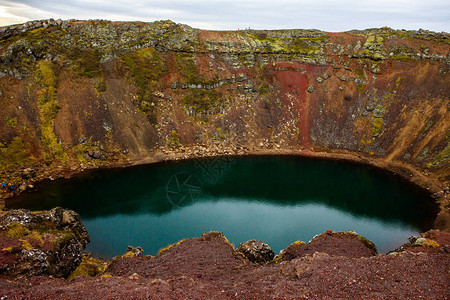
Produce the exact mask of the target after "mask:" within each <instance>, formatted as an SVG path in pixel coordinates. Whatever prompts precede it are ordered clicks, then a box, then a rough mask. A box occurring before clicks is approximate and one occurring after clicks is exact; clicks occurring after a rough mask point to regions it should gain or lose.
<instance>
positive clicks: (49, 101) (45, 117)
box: [36, 61, 68, 161]
mask: <svg viewBox="0 0 450 300" xmlns="http://www.w3.org/2000/svg"><path fill="white" fill-rule="evenodd" d="M36 81H37V82H38V84H39V85H40V87H41V89H40V90H39V91H38V108H39V115H40V119H41V135H42V136H41V140H42V145H43V147H44V149H45V153H44V159H45V160H47V161H53V160H59V161H67V160H68V156H67V153H65V152H64V149H63V147H62V145H61V143H60V142H59V141H58V138H57V137H56V135H55V132H54V129H53V127H54V120H55V118H56V115H57V113H58V110H59V103H58V99H57V89H56V86H57V77H56V75H55V73H54V71H53V66H52V64H51V63H50V62H48V61H40V62H39V63H38V65H37V71H36Z"/></svg>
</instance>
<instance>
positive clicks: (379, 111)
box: [372, 105, 386, 118]
mask: <svg viewBox="0 0 450 300" xmlns="http://www.w3.org/2000/svg"><path fill="white" fill-rule="evenodd" d="M385 112H386V108H385V107H384V106H382V105H378V106H377V107H375V109H374V110H373V113H372V114H373V116H374V117H375V118H382V117H383V115H384V113H385Z"/></svg>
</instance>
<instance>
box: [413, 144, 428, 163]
mask: <svg viewBox="0 0 450 300" xmlns="http://www.w3.org/2000/svg"><path fill="white" fill-rule="evenodd" d="M428 151H429V149H428V147H425V148H423V149H422V151H421V152H420V154H419V155H418V156H417V158H416V159H417V160H418V161H422V160H424V159H425V158H426V157H427V156H428Z"/></svg>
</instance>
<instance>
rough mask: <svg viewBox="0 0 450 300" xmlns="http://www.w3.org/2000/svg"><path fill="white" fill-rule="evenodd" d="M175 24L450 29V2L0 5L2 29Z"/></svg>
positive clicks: (150, 0) (42, 0)
mask: <svg viewBox="0 0 450 300" xmlns="http://www.w3.org/2000/svg"><path fill="white" fill-rule="evenodd" d="M48 18H54V19H58V18H61V19H72V18H73V19H79V20H87V19H106V20H115V21H136V20H139V21H147V22H151V21H155V20H167V19H171V20H173V21H174V22H176V23H184V24H188V25H190V26H192V27H196V28H201V29H224V30H226V29H233V30H234V29H237V28H248V27H250V28H252V29H287V28H303V29H306V28H315V29H321V30H325V31H331V32H337V31H345V30H351V29H366V28H374V27H383V26H389V27H392V28H395V29H419V28H423V29H428V30H433V31H446V32H449V30H450V0H423V1H420V0H297V1H295V0H226V1H225V0H203V1H200V0H193V1H190V0H163V1H154V0H129V1H124V0H0V26H3V25H9V24H16V23H23V22H26V21H29V20H37V19H48Z"/></svg>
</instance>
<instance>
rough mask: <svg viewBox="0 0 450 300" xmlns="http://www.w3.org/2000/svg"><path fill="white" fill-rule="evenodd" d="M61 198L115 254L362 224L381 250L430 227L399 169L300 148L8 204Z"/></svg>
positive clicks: (64, 186) (96, 180)
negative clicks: (217, 235) (209, 235)
mask: <svg viewBox="0 0 450 300" xmlns="http://www.w3.org/2000/svg"><path fill="white" fill-rule="evenodd" d="M55 206H61V207H64V208H69V209H73V210H75V211H76V212H78V213H79V214H80V215H81V219H82V221H83V223H84V225H85V226H86V228H87V230H88V232H89V235H90V237H91V242H90V244H89V245H88V247H87V250H89V251H91V252H92V253H93V255H95V256H101V257H103V258H111V257H113V256H115V255H119V254H123V253H124V252H125V249H126V247H127V246H128V245H131V246H134V247H136V246H141V247H143V248H144V252H145V254H152V255H155V254H156V253H157V252H158V250H159V249H161V248H163V247H166V246H167V245H169V244H173V243H175V242H177V241H179V240H180V239H184V238H190V237H198V236H200V235H201V234H202V233H203V232H209V231H213V230H214V231H220V232H223V233H224V234H225V236H226V237H227V238H228V239H229V240H230V242H232V243H234V244H235V246H238V244H239V243H241V242H244V241H247V240H250V239H256V240H262V241H264V242H266V243H268V244H269V245H270V246H271V248H272V249H273V250H274V251H275V252H276V253H278V252H279V251H280V250H282V249H284V248H286V247H287V246H288V245H289V244H291V243H293V242H295V241H297V240H303V241H305V242H308V241H309V240H311V238H313V237H314V236H315V235H316V234H320V233H322V232H324V231H326V230H334V231H348V230H354V231H356V232H357V233H359V234H361V235H363V236H365V237H366V238H368V239H369V240H371V241H373V242H374V243H375V244H376V246H377V248H378V251H379V252H388V251H390V250H394V249H395V248H397V247H399V246H400V245H402V244H403V243H406V242H407V238H408V237H409V236H411V235H418V233H419V232H420V231H425V230H428V229H429V228H431V226H432V222H433V220H434V219H435V217H436V214H437V206H436V205H435V204H434V202H433V201H432V200H431V198H430V197H429V195H428V194H427V193H426V192H425V191H423V190H421V189H418V188H417V187H415V186H412V185H411V184H409V183H407V182H405V181H403V180H401V179H400V178H399V177H397V176H394V175H392V174H390V173H387V172H384V171H380V170H377V169H374V168H368V167H365V166H360V165H357V164H353V163H346V162H338V161H329V160H319V159H311V158H303V157H297V156H253V157H216V158H204V159H193V160H185V161H174V162H163V163H157V164H151V165H145V166H137V167H130V168H123V169H110V170H100V171H90V172H86V173H83V174H79V175H77V176H75V177H74V178H72V179H68V180H56V181H53V182H46V183H41V184H38V185H37V189H36V191H34V192H27V193H24V194H22V195H20V196H18V197H16V198H15V199H12V200H9V202H8V207H9V208H19V207H20V208H28V209H32V210H42V209H50V208H53V207H55Z"/></svg>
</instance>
